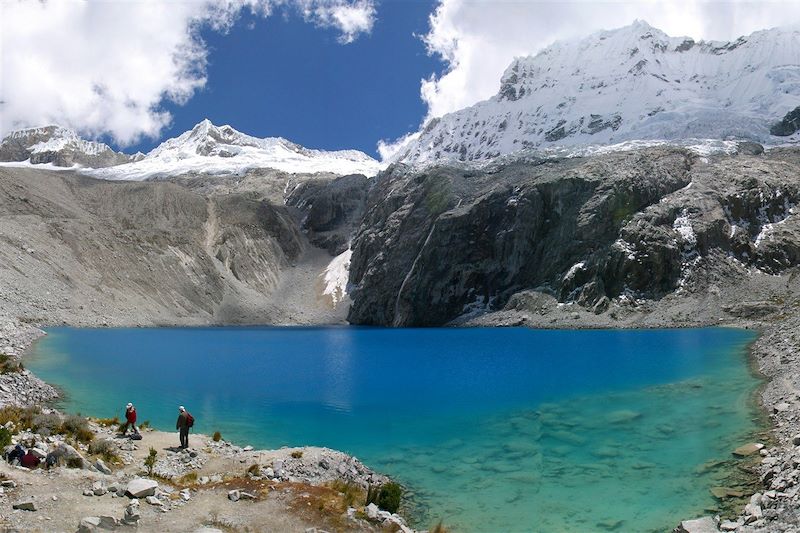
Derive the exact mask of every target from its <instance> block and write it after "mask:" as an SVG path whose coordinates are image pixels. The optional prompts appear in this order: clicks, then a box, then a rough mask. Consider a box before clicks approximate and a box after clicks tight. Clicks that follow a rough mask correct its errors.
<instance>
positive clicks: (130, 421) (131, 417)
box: [122, 403, 139, 435]
mask: <svg viewBox="0 0 800 533" xmlns="http://www.w3.org/2000/svg"><path fill="white" fill-rule="evenodd" d="M128 426H131V427H132V428H133V434H134V435H137V434H138V433H139V430H138V429H136V408H135V407H134V406H133V404H132V403H128V405H126V406H125V425H124V426H123V428H122V434H123V435H127V434H128Z"/></svg>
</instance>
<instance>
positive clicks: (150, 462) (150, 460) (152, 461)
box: [144, 447, 158, 476]
mask: <svg viewBox="0 0 800 533" xmlns="http://www.w3.org/2000/svg"><path fill="white" fill-rule="evenodd" d="M157 455H158V452H157V451H156V449H155V448H153V447H151V448H150V454H149V455H148V456H147V459H145V460H144V466H146V467H147V475H148V476H152V475H153V467H155V466H156V460H157V459H156V456H157Z"/></svg>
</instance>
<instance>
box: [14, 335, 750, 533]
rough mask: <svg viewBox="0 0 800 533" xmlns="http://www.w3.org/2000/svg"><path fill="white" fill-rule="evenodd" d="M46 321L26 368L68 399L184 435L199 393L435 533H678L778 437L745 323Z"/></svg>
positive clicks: (259, 435)
mask: <svg viewBox="0 0 800 533" xmlns="http://www.w3.org/2000/svg"><path fill="white" fill-rule="evenodd" d="M47 331H48V333H49V335H48V336H47V337H45V338H43V339H42V340H40V341H38V342H37V343H36V344H35V345H34V346H33V348H32V349H31V351H30V353H29V356H28V358H27V360H26V364H27V366H28V367H29V368H30V369H31V370H32V371H34V372H35V373H37V374H38V375H39V376H41V377H42V378H43V379H45V380H46V381H48V382H50V383H53V384H56V385H58V386H59V387H61V388H62V389H63V390H64V391H66V393H67V396H66V398H65V400H64V401H63V402H62V404H61V406H62V407H63V408H65V409H67V410H69V411H73V412H81V413H84V414H91V415H93V416H101V417H112V416H119V417H120V418H121V417H122V414H123V411H124V406H125V404H126V403H127V402H129V401H130V402H134V403H135V404H136V406H137V408H138V411H139V420H140V421H142V420H150V421H151V422H152V423H153V425H154V426H155V427H157V428H159V429H165V430H172V429H173V428H174V424H175V417H176V409H177V406H178V405H181V404H182V405H185V406H186V407H187V408H188V409H189V411H191V412H192V414H193V415H194V416H195V418H196V420H197V423H196V428H195V429H196V430H197V431H200V432H204V433H209V434H210V433H211V432H213V431H216V430H219V431H220V432H222V435H223V437H224V438H226V439H229V440H233V441H235V442H237V443H239V444H241V445H245V444H252V445H254V446H257V447H279V446H282V445H288V446H300V445H319V446H328V447H331V448H336V449H341V450H343V451H346V452H349V453H351V454H354V455H356V456H357V457H358V458H359V459H361V460H362V461H363V462H365V463H366V464H367V465H368V466H370V467H372V468H374V469H376V470H379V471H382V472H384V473H387V474H389V475H391V476H393V477H395V478H397V479H398V480H399V481H401V482H402V483H403V484H405V485H407V486H408V487H410V489H411V491H412V495H411V500H410V501H411V505H412V510H413V520H412V521H415V523H416V525H418V526H419V527H422V528H425V527H429V526H431V525H432V524H434V523H436V522H438V520H440V519H441V520H442V521H443V522H444V523H445V524H446V525H448V526H450V527H451V528H453V529H454V530H456V531H471V532H484V531H485V532H498V531H503V532H516V531H535V532H540V531H541V532H548V533H550V532H561V531H565V532H566V531H586V532H590V531H611V530H614V531H645V532H646V531H668V530H671V528H672V527H674V526H675V525H677V522H678V521H679V520H680V519H685V518H691V517H693V516H698V515H701V514H704V509H706V508H708V507H713V506H714V505H715V501H714V500H713V498H712V497H711V495H710V494H709V490H708V489H709V488H710V487H712V486H715V485H718V484H720V482H721V479H722V477H723V476H724V475H726V474H727V473H728V472H726V471H724V470H720V469H714V468H706V467H704V466H703V465H708V464H711V463H709V462H710V461H718V460H728V459H730V457H731V454H730V452H731V450H732V449H734V448H735V447H737V446H739V445H740V444H743V443H744V442H746V441H747V439H748V437H749V436H750V435H752V434H753V432H755V431H757V430H759V429H761V428H760V427H759V426H758V423H757V421H758V413H757V412H756V411H755V407H754V404H753V402H752V401H751V400H752V397H753V393H754V391H755V390H756V388H757V387H758V385H759V381H758V380H757V379H756V378H755V377H754V376H753V375H752V374H751V372H750V370H749V367H748V363H747V345H748V343H749V342H751V341H752V340H754V338H755V335H754V334H753V333H752V332H750V331H745V330H736V329H723V328H710V329H686V330H646V331H621V330H605V331H567V330H555V331H541V330H531V329H516V328H494V329H489V328H486V329H379V328H375V329H372V328H354V327H330V328H267V327H264V328H260V327H259V328H154V329H73V328H51V329H48V330H47ZM146 438H147V437H145V439H146ZM145 442H146V441H145ZM176 443H177V435H176Z"/></svg>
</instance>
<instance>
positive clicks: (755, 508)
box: [744, 503, 764, 520]
mask: <svg viewBox="0 0 800 533" xmlns="http://www.w3.org/2000/svg"><path fill="white" fill-rule="evenodd" d="M744 514H746V515H749V516H751V517H753V518H754V519H755V520H758V519H760V518H762V517H763V516H764V511H763V510H762V509H761V506H760V505H758V504H755V503H748V504H747V505H745V506H744Z"/></svg>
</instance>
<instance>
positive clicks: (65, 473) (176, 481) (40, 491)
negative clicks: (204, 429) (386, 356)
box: [0, 315, 414, 533]
mask: <svg viewBox="0 0 800 533" xmlns="http://www.w3.org/2000/svg"><path fill="white" fill-rule="evenodd" d="M43 335H45V333H44V332H43V331H41V330H40V329H38V328H36V327H33V326H31V325H29V324H24V323H22V322H20V321H19V320H16V319H13V318H10V317H8V316H6V315H0V354H5V355H7V356H9V358H10V360H11V361H14V362H15V363H16V362H17V361H20V360H21V359H22V355H23V354H24V352H25V350H26V349H27V348H28V347H29V346H30V345H31V343H33V342H34V341H35V340H36V339H38V338H40V337H41V336H43ZM57 397H58V392H57V390H56V389H55V388H54V387H52V386H51V385H49V384H47V383H45V382H44V381H42V380H41V379H39V378H38V377H36V376H35V375H33V374H32V373H31V372H30V371H28V370H17V369H16V368H15V369H14V371H10V372H5V373H2V374H0V408H2V407H6V406H19V407H23V408H27V407H31V406H40V405H43V404H46V403H47V402H51V401H53V400H55V399H57ZM44 414H45V415H48V414H51V415H52V416H62V415H59V414H58V413H57V412H55V411H52V410H48V409H45V411H44ZM89 426H90V427H91V431H92V432H93V434H94V439H93V442H96V441H101V442H103V441H105V442H109V443H111V444H110V446H111V448H112V449H113V452H112V453H113V455H114V456H115V457H116V459H117V461H118V463H117V464H116V465H106V463H105V462H103V461H102V459H100V460H98V461H95V460H94V457H93V456H92V455H91V453H92V452H91V447H90V446H87V445H82V444H78V445H77V446H76V447H72V446H70V445H68V444H66V442H65V440H64V437H63V436H62V435H58V434H56V435H46V434H37V433H33V432H32V431H29V430H24V431H21V432H20V433H19V434H17V435H15V437H14V442H15V443H16V442H21V443H26V442H28V443H29V442H36V443H37V445H36V448H35V449H36V450H37V454H38V455H41V457H42V458H44V456H45V455H46V454H47V453H48V451H52V450H55V449H57V448H58V447H66V449H67V450H68V451H69V453H68V455H70V456H71V457H72V456H74V457H76V458H78V459H79V460H80V462H81V464H82V465H83V467H82V468H78V469H77V470H75V469H72V468H67V469H64V468H56V469H54V470H48V471H45V470H42V469H37V470H33V471H28V470H27V469H25V468H22V467H19V466H16V467H15V466H10V465H8V464H7V463H5V461H0V480H3V481H2V483H3V484H2V486H0V501H2V500H4V499H5V500H8V502H9V503H11V504H12V505H11V507H12V508H13V512H11V514H7V515H6V514H5V513H3V512H0V524H4V527H5V526H7V527H10V528H12V529H13V530H17V529H22V530H28V529H39V528H42V527H44V528H45V530H59V531H60V530H74V529H75V528H77V530H78V531H80V532H90V531H101V530H107V529H117V528H118V527H121V526H123V525H135V526H137V527H138V530H139V531H165V530H184V531H203V532H204V533H212V532H217V531H220V532H221V531H223V530H224V531H229V530H238V529H239V528H244V529H245V530H251V528H253V527H255V528H256V530H259V529H260V528H262V527H265V528H267V529H270V528H275V527H276V523H277V524H278V526H277V527H279V528H280V529H283V528H286V529H289V530H298V528H299V530H302V531H306V532H314V533H316V532H319V533H324V531H326V529H325V528H326V527H330V528H331V529H334V530H336V529H339V528H341V527H345V529H347V530H353V531H384V530H387V528H389V529H391V530H392V531H402V532H403V533H414V530H413V529H412V528H410V527H408V525H407V524H406V521H405V519H404V518H403V517H402V516H400V515H398V514H396V513H390V512H388V511H385V510H382V509H380V508H378V506H377V505H375V504H374V503H372V504H370V505H362V504H363V502H361V501H359V500H358V499H357V498H356V499H355V500H354V499H353V498H354V497H353V496H352V495H351V494H350V491H352V490H361V491H364V492H366V491H367V489H369V488H370V487H372V486H381V485H383V484H385V483H388V482H389V481H390V479H389V478H388V477H386V476H384V475H382V474H379V473H377V472H374V471H372V470H371V469H369V468H368V467H366V466H365V465H364V464H362V463H361V462H360V461H359V460H358V459H356V458H355V457H352V456H350V455H347V454H345V453H343V452H339V451H336V450H331V449H327V448H318V447H312V446H306V447H300V448H281V449H280V450H256V449H254V448H253V447H252V446H245V447H241V446H237V445H234V444H232V443H230V442H226V441H224V440H221V439H219V440H215V439H212V438H210V437H208V436H205V435H192V436H191V440H190V442H191V444H192V448H190V449H189V450H180V449H179V448H177V446H175V444H177V443H176V442H173V441H176V439H177V437H176V436H175V435H174V434H172V433H166V432H160V431H153V430H145V431H144V432H143V435H144V439H143V440H142V441H133V440H129V439H127V438H121V437H120V436H119V435H118V434H117V430H116V428H115V427H109V426H103V425H100V424H98V423H96V422H91V423H90V424H89ZM198 442H199V443H198ZM150 447H154V449H157V450H158V456H157V457H158V458H157V460H156V461H155V463H154V465H153V467H152V473H151V474H148V473H147V472H146V468H145V467H144V465H145V464H146V463H145V462H144V461H145V458H146V452H147V450H148V449H149V448H150ZM76 448H77V449H76ZM161 450H164V452H162V451H161ZM87 457H89V459H87ZM109 466H114V470H113V471H112V470H111V468H109ZM45 480H46V481H45ZM156 480H157V481H156ZM137 483H138V484H139V485H142V486H144V485H147V486H146V487H145V489H146V490H144V489H143V491H142V492H141V494H136V495H134V494H132V489H131V487H132V486H133V485H136V486H137V487H138V486H139V485H137ZM81 487H83V488H82V489H81ZM331 487H332V488H331ZM353 487H356V489H353ZM340 491H343V492H340ZM70 492H72V493H74V494H69V493H70ZM145 493H146V494H145ZM273 493H275V494H274V495H273ZM78 494H80V495H81V496H82V497H83V498H91V499H92V501H91V502H90V505H88V506H85V505H83V506H78V508H80V509H84V510H85V512H86V513H88V514H87V515H86V516H83V517H81V518H80V519H77V518H76V516H70V514H73V515H74V513H71V511H72V510H73V509H71V507H72V506H74V505H73V503H72V502H71V501H70V500H71V498H72V497H73V496H75V495H78ZM211 495H215V496H216V497H217V499H218V500H221V501H223V502H225V501H227V505H229V506H232V505H234V504H236V503H237V502H240V501H242V502H245V501H248V500H251V501H252V502H251V503H252V506H253V509H251V510H249V511H242V509H241V507H240V508H238V509H234V508H231V509H223V510H222V511H220V510H217V509H216V507H217V506H218V505H219V502H215V503H214V504H213V509H211V508H209V504H208V502H207V500H209V499H210V498H211ZM123 496H128V498H123ZM223 496H224V498H223ZM129 498H130V499H129ZM140 498H141V501H142V502H146V503H147V505H140ZM123 501H124V502H126V505H125V506H124V509H123V508H121V507H120V506H121V505H122V504H121V503H120V502H123ZM195 501H199V502H200V504H199V505H196V506H192V505H191V504H192V503H194V502H195ZM312 501H313V502H315V503H316V504H317V505H318V509H317V510H315V511H314V512H311V511H310V510H307V509H305V508H304V507H303V505H302V504H304V503H305V504H307V505H308V506H311V505H312V504H311V502H312ZM332 502H333V503H332ZM343 502H344V503H346V507H345V508H344V509H343V512H342V513H339V511H341V510H342V509H339V507H341V506H342V505H344V503H343ZM187 506H188V507H194V508H195V509H194V512H193V513H194V514H196V515H197V516H193V514H191V513H190V514H188V516H187V513H186V512H181V508H183V507H187ZM259 506H260V508H262V509H260V510H257V509H256V508H258V507H259ZM326 506H327V507H326ZM264 507H268V508H269V512H270V513H271V515H272V517H271V519H270V520H272V522H270V523H265V522H263V520H262V519H260V518H259V516H260V515H261V514H263V511H264V509H263V508H264ZM328 507H330V508H328ZM226 511H230V512H226ZM59 514H60V515H61V516H55V515H59ZM162 514H167V515H176V517H175V518H174V519H169V518H164V517H162V516H161V515H162ZM116 515H119V517H117V516H116ZM220 515H222V518H220ZM276 521H277V522H276ZM190 526H191V527H190ZM217 526H219V527H217ZM187 528H188V529H187Z"/></svg>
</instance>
